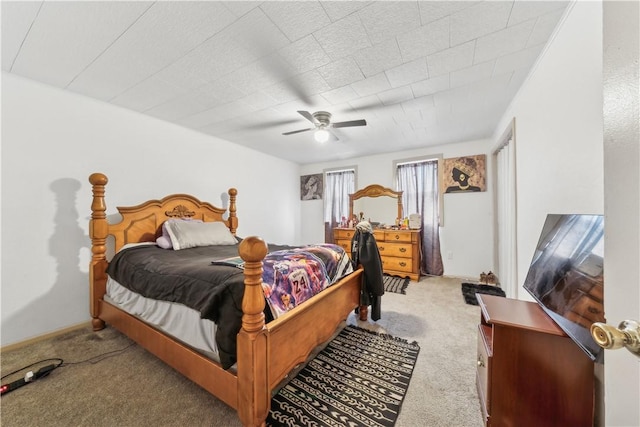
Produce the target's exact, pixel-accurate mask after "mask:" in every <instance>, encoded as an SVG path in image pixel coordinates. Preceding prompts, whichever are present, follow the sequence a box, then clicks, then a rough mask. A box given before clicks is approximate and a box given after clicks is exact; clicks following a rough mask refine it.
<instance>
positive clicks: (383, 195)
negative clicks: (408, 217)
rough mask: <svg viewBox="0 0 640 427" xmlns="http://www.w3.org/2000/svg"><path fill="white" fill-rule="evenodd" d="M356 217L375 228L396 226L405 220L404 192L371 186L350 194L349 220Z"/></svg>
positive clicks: (376, 185) (375, 185)
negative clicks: (369, 222)
mask: <svg viewBox="0 0 640 427" xmlns="http://www.w3.org/2000/svg"><path fill="white" fill-rule="evenodd" d="M354 216H355V217H356V218H357V219H358V220H361V219H364V220H367V221H371V223H372V225H373V226H379V225H389V226H390V225H396V219H398V220H400V219H402V218H403V206H402V191H394V190H392V189H390V188H387V187H383V186H381V185H378V184H371V185H368V186H366V187H365V188H363V189H361V190H358V191H356V192H355V193H353V194H349V218H353V217H354Z"/></svg>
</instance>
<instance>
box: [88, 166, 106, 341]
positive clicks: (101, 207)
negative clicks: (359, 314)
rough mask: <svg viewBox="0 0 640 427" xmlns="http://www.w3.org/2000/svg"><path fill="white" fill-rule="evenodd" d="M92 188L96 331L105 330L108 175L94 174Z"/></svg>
mask: <svg viewBox="0 0 640 427" xmlns="http://www.w3.org/2000/svg"><path fill="white" fill-rule="evenodd" d="M89 182H90V183H91V186H92V191H93V201H92V202H91V220H90V221H89V237H90V238H91V253H92V257H91V264H90V265H89V298H90V301H89V310H90V313H91V317H92V320H91V324H92V325H93V330H94V331H99V330H100V329H103V328H104V321H103V320H101V319H99V318H98V316H99V315H100V300H101V299H102V297H103V296H104V294H105V292H106V286H107V257H106V251H107V246H106V243H107V230H108V228H109V227H108V223H107V215H106V213H105V212H106V210H107V206H106V204H105V202H104V187H105V185H107V182H109V179H108V178H107V176H106V175H104V174H102V173H93V174H91V176H89Z"/></svg>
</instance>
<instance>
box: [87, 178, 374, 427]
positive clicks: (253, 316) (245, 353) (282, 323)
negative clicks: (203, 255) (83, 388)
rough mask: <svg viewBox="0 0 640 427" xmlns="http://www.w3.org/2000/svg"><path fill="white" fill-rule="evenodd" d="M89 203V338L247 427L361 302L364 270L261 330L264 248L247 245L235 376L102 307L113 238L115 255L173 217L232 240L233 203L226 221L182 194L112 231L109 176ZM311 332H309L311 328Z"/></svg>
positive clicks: (131, 210) (145, 208)
mask: <svg viewBox="0 0 640 427" xmlns="http://www.w3.org/2000/svg"><path fill="white" fill-rule="evenodd" d="M89 182H90V183H91V185H92V191H93V201H92V204H91V212H92V213H91V220H90V224H89V235H90V237H91V252H92V259H91V264H90V270H89V285H90V311H91V317H92V324H93V329H94V330H100V329H103V328H104V327H105V323H107V324H109V325H110V326H112V327H114V328H115V329H117V330H119V331H121V332H122V333H124V334H125V335H127V336H128V337H130V338H131V339H132V340H134V341H135V342H137V343H138V344H139V345H141V346H142V347H144V348H145V349H147V350H148V351H150V352H151V353H153V354H154V355H156V356H157V357H158V358H160V359H161V360H163V361H164V362H165V363H167V364H168V365H169V366H171V367H173V368H174V369H176V370H177V371H178V372H180V373H181V374H183V375H184V376H186V377H188V378H189V379H191V380H192V381H193V382H195V383H196V384H198V385H200V386H201V387H203V388H204V389H205V390H207V391H208V392H210V393H211V394H213V395H214V396H216V397H217V398H218V399H220V400H222V401H223V402H225V403H226V404H228V405H229V406H231V407H232V408H234V409H235V410H236V411H237V412H238V417H239V418H240V421H241V422H242V424H243V425H245V426H261V425H264V424H265V419H266V418H267V415H268V413H269V408H270V403H271V397H272V392H273V391H274V390H275V389H276V388H277V386H278V384H279V383H281V381H282V380H283V379H285V378H286V376H287V375H288V374H289V373H290V372H291V371H292V370H293V369H294V368H295V367H296V366H297V365H299V364H300V363H303V362H304V361H305V360H307V358H308V357H309V355H310V354H311V352H312V351H313V350H314V349H315V348H317V347H318V346H319V345H321V344H322V343H324V342H326V341H328V340H329V339H330V338H331V336H332V335H333V334H334V333H335V332H336V330H337V329H338V328H339V326H340V325H341V324H342V322H343V321H344V320H346V318H347V316H348V315H349V313H350V312H351V311H352V310H353V309H354V308H355V307H357V306H358V304H359V301H360V282H361V275H362V269H361V268H359V269H357V270H356V271H355V272H354V273H352V274H350V275H349V276H347V277H345V278H343V279H342V280H340V281H339V282H338V283H336V284H334V285H333V286H331V287H330V288H328V289H326V290H325V291H323V292H321V293H320V294H318V295H316V296H314V297H313V298H311V299H310V300H309V301H307V302H305V304H302V305H300V306H298V307H296V308H295V309H293V310H291V311H289V312H287V313H286V314H284V315H282V316H280V317H278V318H277V319H276V320H274V321H272V322H269V323H267V324H265V318H264V314H263V309H264V305H265V301H264V296H263V293H262V286H261V284H262V260H263V259H264V257H265V255H266V254H267V245H266V243H265V242H264V241H263V240H262V239H260V238H259V237H253V236H252V237H247V238H245V239H244V240H243V241H242V243H240V245H239V248H238V252H239V255H240V256H241V257H242V259H243V260H244V261H245V269H244V284H245V292H244V298H243V301H242V311H243V316H242V329H241V330H240V332H239V333H238V338H237V348H238V350H237V351H238V358H237V360H238V362H237V369H236V371H237V373H234V372H231V371H230V370H224V369H223V368H222V367H221V365H220V364H219V363H216V362H215V361H213V360H211V359H209V358H207V357H205V356H203V355H202V354H200V353H199V352H197V351H195V350H193V349H192V348H190V347H189V346H186V345H184V344H182V343H180V342H179V341H178V340H176V339H174V338H172V337H170V336H168V335H166V334H164V333H163V332H161V331H159V330H157V329H155V328H153V327H152V326H149V325H148V324H146V323H144V322H143V321H141V320H139V319H138V318H136V317H134V316H132V315H130V314H128V313H126V312H124V311H123V310H121V309H119V308H117V307H116V306H114V305H112V304H110V303H109V302H107V301H105V300H104V299H103V297H104V295H105V292H106V282H107V274H106V269H107V266H108V260H107V257H106V248H107V244H106V242H107V237H108V236H110V235H111V236H113V237H114V238H115V250H116V251H117V250H118V249H120V248H121V247H122V246H123V245H125V244H127V243H137V242H154V241H155V239H156V237H157V236H158V235H159V234H158V233H159V231H160V229H161V227H162V223H163V222H164V221H165V220H166V219H169V218H172V217H191V218H198V219H202V220H204V221H222V222H224V223H225V224H226V225H227V226H228V227H229V229H230V230H231V232H232V233H233V234H234V235H235V232H236V229H237V226H238V219H237V217H236V195H237V191H236V189H234V188H231V189H229V192H228V194H229V208H228V211H229V216H228V219H226V220H225V219H224V218H223V215H224V213H225V212H226V210H225V209H220V208H217V207H215V206H213V205H210V204H209V203H204V202H201V201H199V200H198V199H196V198H195V197H192V196H189V195H186V194H174V195H170V196H167V197H165V198H163V199H161V200H149V201H147V202H144V203H142V204H139V205H137V206H132V207H118V208H117V209H118V212H119V213H120V214H121V216H122V220H121V221H120V222H118V223H116V224H110V223H109V222H108V221H107V216H106V203H105V197H104V196H105V186H106V184H107V182H108V179H107V177H106V175H104V174H102V173H94V174H92V175H91V176H90V177H89ZM311 325H313V326H311Z"/></svg>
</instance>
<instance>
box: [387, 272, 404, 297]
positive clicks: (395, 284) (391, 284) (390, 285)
mask: <svg viewBox="0 0 640 427" xmlns="http://www.w3.org/2000/svg"><path fill="white" fill-rule="evenodd" d="M382 280H383V281H384V290H385V292H393V293H396V294H406V293H407V286H409V281H410V279H409V278H408V277H397V276H389V275H388V274H385V275H384V277H383V279H382Z"/></svg>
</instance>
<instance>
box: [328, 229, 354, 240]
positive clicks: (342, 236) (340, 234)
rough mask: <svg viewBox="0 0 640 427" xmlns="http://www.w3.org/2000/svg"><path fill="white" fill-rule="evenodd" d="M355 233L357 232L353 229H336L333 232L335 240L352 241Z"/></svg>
mask: <svg viewBox="0 0 640 427" xmlns="http://www.w3.org/2000/svg"><path fill="white" fill-rule="evenodd" d="M354 233H355V230H353V229H345V228H342V229H339V228H336V229H334V230H333V238H334V240H351V238H352V237H353V234H354Z"/></svg>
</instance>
